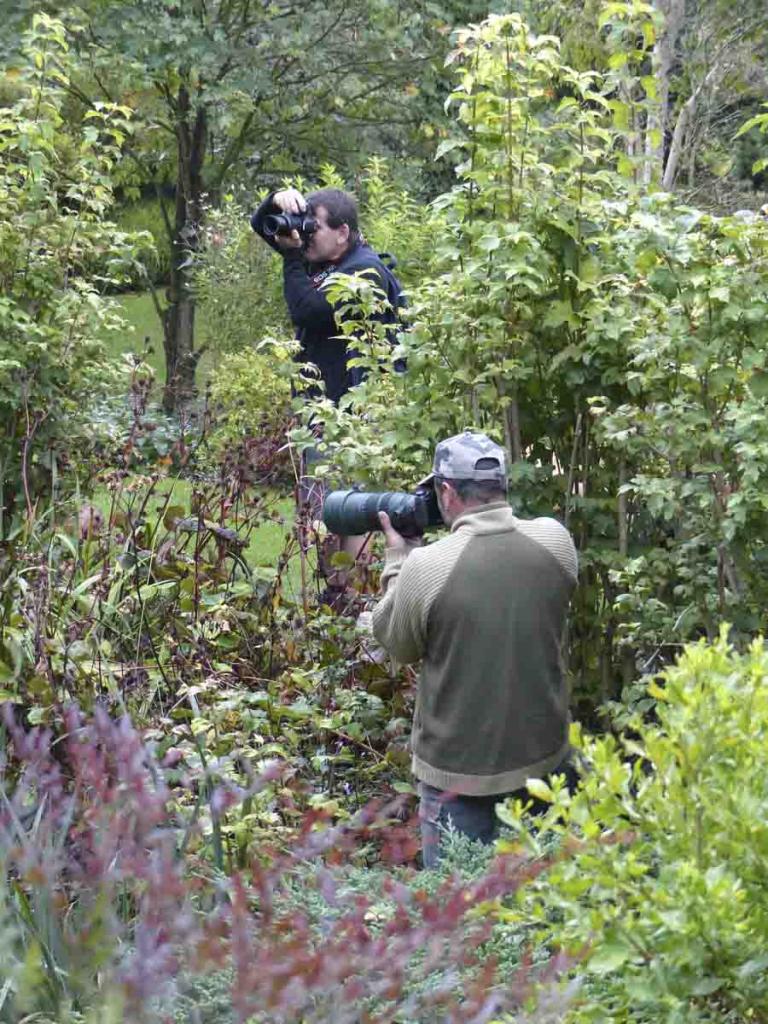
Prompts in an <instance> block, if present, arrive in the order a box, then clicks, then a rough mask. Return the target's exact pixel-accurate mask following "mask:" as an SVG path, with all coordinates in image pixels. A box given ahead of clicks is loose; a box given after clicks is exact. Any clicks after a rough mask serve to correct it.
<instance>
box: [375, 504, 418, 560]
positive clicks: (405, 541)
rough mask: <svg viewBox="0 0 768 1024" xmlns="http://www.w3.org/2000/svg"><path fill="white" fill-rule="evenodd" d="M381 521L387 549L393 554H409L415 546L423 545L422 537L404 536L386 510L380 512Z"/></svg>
mask: <svg viewBox="0 0 768 1024" xmlns="http://www.w3.org/2000/svg"><path fill="white" fill-rule="evenodd" d="M379 522H380V523H381V528H382V530H383V531H384V539H385V540H386V542H387V551H388V552H391V553H392V554H393V555H402V556H403V557H405V556H406V555H409V554H410V553H411V551H413V549H414V548H418V547H421V543H422V538H421V537H404V536H403V535H402V533H398V532H397V530H396V529H395V528H394V526H393V525H392V520H391V519H390V518H389V516H388V515H387V513H386V512H379Z"/></svg>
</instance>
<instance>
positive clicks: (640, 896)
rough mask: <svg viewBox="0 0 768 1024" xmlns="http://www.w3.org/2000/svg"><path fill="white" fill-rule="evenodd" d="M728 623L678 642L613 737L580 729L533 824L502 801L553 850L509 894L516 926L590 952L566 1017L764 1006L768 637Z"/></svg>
mask: <svg viewBox="0 0 768 1024" xmlns="http://www.w3.org/2000/svg"><path fill="white" fill-rule="evenodd" d="M727 636H728V629H727V627H725V626H723V628H722V630H721V634H720V637H719V639H718V640H717V641H716V642H715V643H714V644H712V645H708V644H707V643H705V642H704V641H703V640H702V641H700V642H699V643H698V644H695V645H691V646H689V647H687V648H686V650H685V652H684V653H683V655H682V656H681V657H680V659H679V661H678V662H677V664H675V665H674V666H671V667H669V668H668V669H666V671H665V672H664V673H663V674H662V675H661V677H660V678H659V679H657V680H655V681H654V682H652V683H651V684H650V687H649V691H648V692H649V695H650V696H651V697H652V698H653V707H654V714H653V715H651V716H648V715H647V713H646V717H645V718H643V717H642V716H641V714H640V713H636V714H635V715H633V716H632V717H630V718H629V719H628V721H627V728H626V730H625V731H624V733H623V734H622V735H621V736H620V737H618V738H615V737H613V736H611V735H608V736H605V737H602V738H595V737H589V736H587V735H585V734H583V733H581V732H580V731H579V730H576V731H575V738H576V740H577V743H578V747H579V750H580V752H581V756H582V758H583V759H584V762H585V765H586V766H587V771H586V774H585V776H584V778H583V781H582V788H581V789H580V790H579V791H578V792H577V793H575V794H574V795H569V794H568V793H567V792H565V791H564V790H562V789H557V788H554V789H551V790H550V789H549V788H548V787H547V786H545V784H544V783H541V782H539V783H536V785H535V787H534V789H533V791H534V792H535V793H536V795H537V796H539V797H540V798H542V799H543V800H545V801H548V802H549V803H550V805H551V806H550V809H549V811H548V812H547V815H546V816H545V817H544V818H543V819H542V820H541V821H540V823H538V824H537V826H536V828H535V829H531V830H528V829H527V828H524V827H522V828H521V827H520V825H519V818H518V817H517V815H516V813H515V810H514V809H512V808H507V809H506V811H505V812H504V813H503V815H502V817H503V818H504V819H505V820H506V821H507V822H508V823H509V824H511V825H517V827H518V828H519V829H520V837H519V838H520V841H521V842H522V843H523V845H525V846H527V847H528V848H529V849H532V850H533V851H534V853H535V855H540V854H541V851H542V850H546V851H547V857H548V859H552V858H554V864H553V866H552V867H551V868H550V869H548V870H547V871H546V872H544V873H543V874H542V875H540V876H538V878H537V879H536V880H534V881H533V882H532V883H531V885H530V886H528V887H526V889H525V890H524V891H523V892H522V893H521V899H520V901H519V903H517V904H514V905H511V906H510V907H509V908H508V920H509V921H510V922H511V926H512V927H513V928H514V929H516V930H517V929H519V928H520V927H521V925H524V926H525V927H527V928H528V929H530V930H531V933H532V934H534V935H536V936H539V937H540V938H541V939H543V940H544V941H546V942H548V943H554V945H555V947H559V946H562V947H563V948H564V949H565V950H566V951H567V952H568V953H569V954H571V955H573V954H575V953H576V951H579V950H580V951H584V950H586V951H587V952H586V956H585V960H584V964H583V966H582V967H580V968H579V974H580V976H581V977H582V982H583V987H582V990H581V993H580V996H579V1006H578V1008H577V1009H576V1010H575V1011H574V1013H573V1014H572V1015H571V1016H569V1018H568V1019H569V1020H574V1021H579V1022H581V1021H600V1022H612V1021H622V1022H626V1024H628V1022H638V1024H641V1022H642V1024H646V1022H651V1021H653V1022H654V1024H667V1022H668V1024H672V1022H677V1021H687V1022H691V1024H694V1022H704V1021H714V1020H718V1021H721V1020H739V1021H741V1020H745V1021H746V1020H760V1019H762V1018H763V1017H764V1016H765V1013H766V1011H767V1010H768V984H767V982H768V957H766V955H765V949H766V943H767V942H768V914H766V907H768V900H767V899H766V896H767V893H766V885H767V884H768V883H767V881H766V873H765V859H766V850H768V826H766V820H767V816H766V808H767V807H768V781H767V780H766V773H765V771H764V748H765V743H766V736H767V735H768V651H766V647H765V644H764V641H763V640H762V638H759V639H756V640H755V641H754V642H753V643H752V645H751V646H750V648H749V649H748V651H746V653H744V654H739V653H737V652H736V651H735V650H734V649H733V647H732V646H731V645H730V644H729V642H728V639H727ZM646 703H647V702H646ZM502 848H503V849H505V850H507V851H508V852H509V851H512V850H519V848H520V846H519V843H515V842H506V843H502ZM557 849H559V850H560V851H561V856H560V857H558V856H557V855H556V853H554V852H553V851H554V850H557ZM506 915H507V911H505V912H503V914H502V917H504V918H506Z"/></svg>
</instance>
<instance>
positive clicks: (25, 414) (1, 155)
mask: <svg viewBox="0 0 768 1024" xmlns="http://www.w3.org/2000/svg"><path fill="white" fill-rule="evenodd" d="M26 48H27V49H26V52H27V57H28V61H29V63H28V66H27V68H26V69H25V70H24V71H23V73H22V79H21V82H22V85H21V98H20V99H19V100H18V102H17V103H16V104H15V105H14V106H13V107H11V108H9V109H4V110H3V118H2V123H1V124H0V281H2V292H3V296H2V299H0V423H1V424H2V428H0V538H2V537H3V536H4V535H5V534H7V532H8V531H9V530H10V529H11V524H12V521H13V516H14V514H15V513H18V511H19V506H20V505H22V504H23V505H24V506H26V513H27V516H28V517H32V516H33V515H34V512H35V508H36V503H37V501H38V499H39V498H40V497H41V496H43V495H46V494H47V493H48V492H49V491H50V488H51V486H52V484H53V483H54V482H55V481H56V479H57V476H58V470H59V468H60V466H61V464H64V463H66V461H67V459H68V456H69V453H70V452H72V451H73V450H78V449H79V448H82V447H87V445H88V442H89V431H88V423H87V414H86V410H87V406H88V402H89V400H90V399H91V398H92V397H93V395H94V394H99V393H100V392H101V391H102V390H103V388H104V376H105V373H106V372H108V371H106V368H105V364H104V352H103V348H102V345H101V342H100V341H99V340H98V338H99V336H100V334H101V333H102V332H103V331H104V330H105V328H109V327H112V328H115V327H116V326H117V325H118V323H119V320H118V319H117V318H116V317H115V315H114V314H113V313H112V312H111V311H110V307H109V306H108V305H107V304H106V303H105V302H104V301H103V300H102V298H101V293H103V292H104V291H105V290H107V289H108V288H113V287H115V286H116V285H118V284H120V283H121V282H122V281H124V280H125V277H124V273H125V272H126V271H127V269H128V268H129V267H130V266H131V263H132V261H133V258H134V249H133V241H134V240H133V239H131V238H130V237H129V236H127V235H125V234H123V233H121V232H119V231H117V230H116V229H115V227H114V225H113V224H111V223H109V221H107V220H106V216H107V211H108V210H109V208H110V205H111V203H112V189H111V182H110V170H111V168H112V166H113V165H114V163H115V161H116V160H118V159H119V156H120V147H121V144H122V141H123V140H124V138H125V134H126V132H127V130H128V126H127V122H126V116H127V111H126V110H124V109H123V108H119V107H114V106H110V105H104V106H101V107H99V108H98V109H97V110H93V111H90V112H89V113H88V115H87V119H86V121H85V123H84V124H82V125H77V126H76V127H75V128H74V129H73V131H72V134H70V128H69V127H68V126H67V124H66V122H65V120H64V117H63V114H62V108H63V105H64V103H65V101H66V98H67V96H68V95H69V94H68V91H67V89H66V83H67V70H68V68H67V61H68V57H67V45H66V40H65V33H64V29H63V26H62V25H61V24H60V23H57V22H55V21H52V20H50V19H48V18H46V17H45V16H36V17H35V19H34V25H33V28H32V30H31V31H30V33H29V34H28V36H27V38H26ZM94 265H98V266H100V267H102V268H105V269H104V270H103V272H102V274H101V275H97V274H95V273H94V271H93V267H94Z"/></svg>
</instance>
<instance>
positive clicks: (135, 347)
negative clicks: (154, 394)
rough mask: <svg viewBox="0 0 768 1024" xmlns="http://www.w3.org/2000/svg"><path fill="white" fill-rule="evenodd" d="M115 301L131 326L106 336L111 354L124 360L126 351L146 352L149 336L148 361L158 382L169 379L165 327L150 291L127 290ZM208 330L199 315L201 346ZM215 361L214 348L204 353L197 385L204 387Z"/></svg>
mask: <svg viewBox="0 0 768 1024" xmlns="http://www.w3.org/2000/svg"><path fill="white" fill-rule="evenodd" d="M115 302H116V304H117V308H118V312H119V313H120V314H121V315H122V316H123V317H124V318H125V320H126V321H127V322H128V325H129V327H128V329H127V330H125V331H120V332H112V331H110V332H109V333H107V334H104V335H103V336H102V339H103V341H104V344H105V345H106V347H107V352H108V354H109V356H111V357H112V358H114V359H121V358H122V357H123V356H124V355H125V354H126V353H129V352H135V353H140V354H144V352H145V339H149V349H150V351H149V353H148V355H147V362H148V363H149V365H150V366H151V367H152V368H153V370H154V371H155V374H156V380H157V384H158V385H159V386H162V385H163V383H164V382H165V353H164V351H163V328H162V325H161V324H160V319H159V317H158V315H157V312H156V310H155V304H154V302H153V301H152V295H151V294H150V292H126V293H125V294H123V295H116V296H115ZM207 340H208V339H207V333H206V330H205V326H204V324H203V323H202V317H198V322H197V326H196V330H195V346H196V347H199V346H201V345H203V344H204V343H205V342H206V341H207ZM213 365H214V360H213V356H212V353H211V351H210V350H208V351H206V352H204V353H203V355H202V358H201V359H200V363H199V365H198V368H197V384H198V387H199V388H200V389H201V390H202V389H203V388H204V387H205V383H206V380H207V378H208V375H209V374H210V372H211V370H212V369H213Z"/></svg>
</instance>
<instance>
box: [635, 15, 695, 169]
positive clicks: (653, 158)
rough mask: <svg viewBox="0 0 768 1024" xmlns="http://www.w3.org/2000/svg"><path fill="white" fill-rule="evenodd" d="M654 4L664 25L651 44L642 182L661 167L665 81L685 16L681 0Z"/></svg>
mask: <svg viewBox="0 0 768 1024" xmlns="http://www.w3.org/2000/svg"><path fill="white" fill-rule="evenodd" d="M654 6H655V7H656V9H657V10H658V11H660V12H661V13H662V14H663V15H664V27H663V28H662V29H661V31H660V32H659V35H658V38H657V40H656V44H655V46H654V48H653V68H654V75H655V79H656V100H655V102H653V103H649V105H648V122H647V124H646V129H645V160H644V161H643V182H644V183H645V184H650V182H651V181H653V180H654V179H657V180H658V179H659V178H660V177H661V173H662V171H663V168H664V141H665V137H666V134H667V129H668V126H669V82H670V77H671V74H672V65H673V63H674V60H675V48H676V46H677V40H678V38H679V36H680V32H681V30H682V27H683V19H684V17H685V0H656V2H655V5H654Z"/></svg>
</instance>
